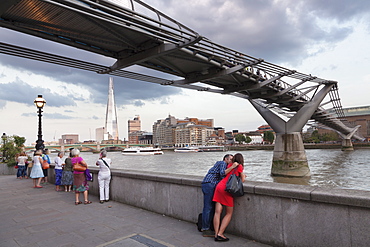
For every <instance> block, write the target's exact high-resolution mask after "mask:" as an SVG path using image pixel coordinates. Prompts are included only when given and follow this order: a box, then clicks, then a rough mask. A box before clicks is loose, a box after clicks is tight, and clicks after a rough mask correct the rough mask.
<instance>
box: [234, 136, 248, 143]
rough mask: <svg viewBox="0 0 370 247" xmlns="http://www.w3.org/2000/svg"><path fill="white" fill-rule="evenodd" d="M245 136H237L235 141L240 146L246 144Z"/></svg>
mask: <svg viewBox="0 0 370 247" xmlns="http://www.w3.org/2000/svg"><path fill="white" fill-rule="evenodd" d="M245 140H246V139H245V136H244V135H243V134H237V135H236V136H235V141H237V142H239V144H241V143H243V142H245Z"/></svg>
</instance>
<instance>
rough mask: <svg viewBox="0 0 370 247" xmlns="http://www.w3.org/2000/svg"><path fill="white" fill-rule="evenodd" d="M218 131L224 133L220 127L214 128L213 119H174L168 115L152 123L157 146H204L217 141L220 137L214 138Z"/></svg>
mask: <svg viewBox="0 0 370 247" xmlns="http://www.w3.org/2000/svg"><path fill="white" fill-rule="evenodd" d="M218 133H220V134H223V135H224V133H225V132H224V131H222V128H217V130H215V128H214V127H213V119H205V120H204V119H198V118H188V117H187V118H185V119H176V118H175V117H174V116H171V115H169V116H168V117H167V118H166V119H160V120H157V121H156V122H155V123H154V124H153V144H154V145H155V146H159V147H187V146H204V145H208V144H214V143H215V142H216V143H219V142H220V138H215V135H216V136H217V134H218ZM221 138H222V137H221ZM222 139H223V138H222Z"/></svg>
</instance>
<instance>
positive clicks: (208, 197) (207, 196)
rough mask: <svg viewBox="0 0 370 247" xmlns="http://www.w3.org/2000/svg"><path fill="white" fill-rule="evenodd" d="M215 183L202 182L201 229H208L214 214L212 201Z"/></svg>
mask: <svg viewBox="0 0 370 247" xmlns="http://www.w3.org/2000/svg"><path fill="white" fill-rule="evenodd" d="M215 187H216V186H215V185H214V184H212V183H205V184H202V191H203V195H204V199H203V201H204V205H203V212H202V231H203V230H209V229H210V227H211V224H212V221H213V216H214V214H215V203H214V202H213V201H212V199H213V194H214V192H215Z"/></svg>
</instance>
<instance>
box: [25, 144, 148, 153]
mask: <svg viewBox="0 0 370 247" xmlns="http://www.w3.org/2000/svg"><path fill="white" fill-rule="evenodd" d="M129 146H130V147H131V146H139V147H147V146H148V145H140V144H135V145H128V144H64V145H45V148H47V149H50V150H55V151H58V152H59V151H69V149H70V148H77V149H79V150H82V151H91V152H100V151H101V150H102V149H105V150H108V151H121V150H123V149H125V148H126V147H129ZM30 150H35V147H34V146H26V147H25V151H30Z"/></svg>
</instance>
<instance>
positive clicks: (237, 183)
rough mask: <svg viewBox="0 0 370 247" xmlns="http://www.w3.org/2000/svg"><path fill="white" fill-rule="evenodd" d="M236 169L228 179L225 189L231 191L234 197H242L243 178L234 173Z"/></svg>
mask: <svg viewBox="0 0 370 247" xmlns="http://www.w3.org/2000/svg"><path fill="white" fill-rule="evenodd" d="M235 169H236V168H235ZM235 169H234V170H233V174H231V175H230V177H229V179H228V180H227V183H226V189H225V191H227V192H229V193H230V194H231V195H232V196H233V197H240V196H243V195H244V188H243V183H242V180H241V179H240V177H239V176H236V174H235V173H234V171H235Z"/></svg>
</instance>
